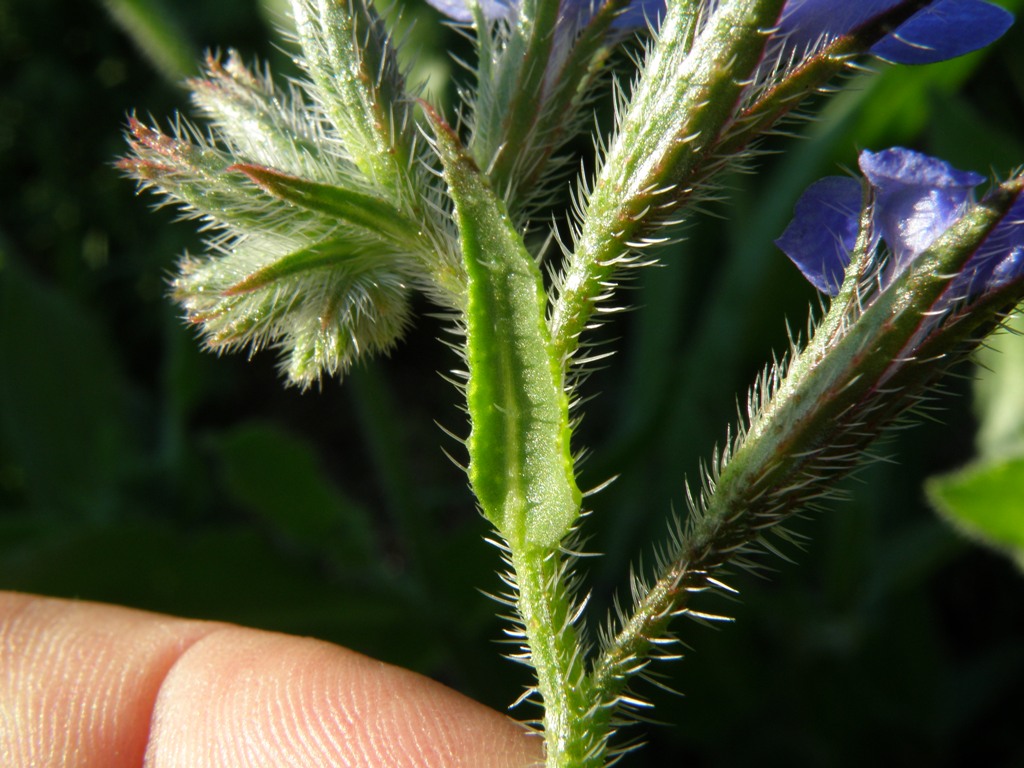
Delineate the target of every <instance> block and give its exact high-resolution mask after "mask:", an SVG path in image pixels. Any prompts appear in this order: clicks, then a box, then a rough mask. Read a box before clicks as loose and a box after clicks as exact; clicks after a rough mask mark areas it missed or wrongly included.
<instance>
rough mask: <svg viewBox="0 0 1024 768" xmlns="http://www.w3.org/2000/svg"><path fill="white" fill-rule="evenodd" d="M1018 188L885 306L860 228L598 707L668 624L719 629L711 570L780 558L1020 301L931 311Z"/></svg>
mask: <svg viewBox="0 0 1024 768" xmlns="http://www.w3.org/2000/svg"><path fill="white" fill-rule="evenodd" d="M1020 189H1021V181H1020V180H1017V179H1015V180H1011V181H1010V182H1006V183H1005V184H1004V185H1003V186H1002V187H1001V188H1000V189H998V190H997V191H996V192H995V193H993V194H992V195H990V196H989V197H988V198H986V200H985V201H984V202H983V203H982V204H980V205H978V206H976V207H975V209H974V210H973V211H972V212H971V213H970V214H969V215H966V216H964V218H963V219H961V220H960V221H958V222H957V223H956V224H955V225H953V226H952V227H951V228H950V229H949V230H948V231H947V232H946V233H945V234H944V235H943V236H942V237H941V238H939V240H938V241H936V243H935V244H934V245H933V246H932V247H931V248H929V249H928V250H927V251H926V252H925V253H924V254H922V255H921V256H919V257H918V258H917V260H916V261H915V263H914V264H913V266H912V268H910V269H909V270H908V271H907V272H906V273H905V274H903V275H902V276H900V277H898V278H897V279H896V280H895V281H894V282H893V283H892V284H891V285H889V286H888V287H886V289H885V290H884V291H882V292H881V293H879V294H877V295H870V294H868V295H865V293H864V290H870V288H867V289H866V288H865V286H871V285H872V284H874V283H875V282H876V280H877V276H876V275H874V274H873V273H872V272H871V269H872V268H875V269H877V265H875V267H872V266H871V265H872V260H871V258H870V254H869V252H868V251H869V249H871V248H873V245H872V244H871V242H870V237H869V236H868V235H867V233H866V231H865V230H864V229H863V228H862V234H861V237H860V239H859V240H858V246H857V249H858V251H859V252H857V253H855V254H854V256H853V261H852V266H851V268H850V269H849V270H848V271H847V275H846V279H845V281H844V284H843V286H842V288H841V290H840V292H839V295H838V296H837V297H836V299H835V300H834V301H833V303H832V306H831V308H830V310H829V312H828V314H827V315H826V316H825V318H824V319H823V320H822V322H821V323H820V324H819V325H818V328H817V330H816V332H815V334H814V336H813V338H812V339H811V340H810V342H809V343H808V344H807V346H806V348H805V349H804V350H803V351H802V352H800V354H799V355H797V356H796V358H795V359H794V361H793V362H792V364H791V365H790V367H789V371H788V374H787V375H786V376H785V377H782V376H781V373H778V372H773V374H772V376H769V377H767V378H766V379H765V380H764V381H763V382H762V385H761V387H762V390H764V391H762V392H760V393H759V394H757V395H756V396H755V397H754V398H753V402H754V403H755V405H753V406H752V408H754V409H755V412H753V413H751V414H750V424H749V426H748V428H747V429H746V432H745V434H744V435H743V436H742V438H741V439H738V440H737V441H736V442H735V444H734V445H729V446H726V448H725V450H724V452H723V456H722V457H721V461H719V460H718V459H716V460H715V461H713V462H712V464H713V466H712V469H711V478H710V480H709V481H708V482H707V484H706V486H705V491H704V494H703V496H702V497H701V498H700V499H699V500H697V502H696V503H695V504H694V505H693V508H692V509H691V517H690V520H689V525H688V529H687V531H686V533H685V534H683V535H681V536H680V537H679V540H678V545H677V547H676V551H675V553H674V555H672V556H671V557H670V558H669V559H668V560H667V561H666V562H665V563H664V565H663V567H662V570H661V573H659V574H658V577H657V580H656V582H655V583H654V584H653V586H651V587H650V588H649V589H647V590H645V591H644V594H643V596H642V597H641V598H640V599H639V600H638V601H637V604H636V606H635V607H634V610H633V613H632V614H631V615H630V616H629V617H628V618H626V619H625V620H624V621H623V623H622V627H621V630H620V631H619V632H618V634H617V635H616V636H615V637H614V638H613V639H612V640H611V641H610V642H609V643H608V644H607V645H606V647H605V649H604V651H603V653H602V655H601V656H600V657H599V658H598V659H597V661H596V662H595V664H594V667H593V670H592V672H591V673H590V684H591V685H592V687H593V691H594V695H595V696H596V697H598V698H599V700H601V701H602V702H605V703H606V704H607V703H611V702H614V701H615V700H616V698H617V697H619V696H620V695H621V692H622V691H623V689H624V688H625V686H626V685H627V683H628V680H629V678H630V677H631V676H632V675H634V674H635V673H636V671H638V670H639V669H642V667H643V663H642V662H643V661H644V660H646V659H648V658H650V656H651V650H652V648H653V647H654V646H656V645H657V644H658V643H659V641H660V640H662V639H663V638H666V637H668V634H667V633H668V624H669V622H670V621H671V619H672V618H673V617H675V616H678V615H682V614H690V615H692V616H695V617H696V618H703V619H715V618H724V617H716V616H712V615H709V614H704V613H701V612H697V611H693V610H692V609H690V608H689V598H690V595H691V594H693V593H696V592H702V591H706V590H712V589H717V590H719V591H721V590H727V589H728V588H727V587H725V585H724V584H722V583H721V582H720V581H718V580H717V579H715V578H714V576H713V575H712V574H713V573H714V572H715V571H716V570H718V569H719V568H721V567H722V566H723V565H724V564H725V563H727V562H728V561H730V560H732V561H734V562H735V561H739V562H743V561H744V559H745V558H746V556H747V555H750V554H753V553H756V552H758V551H759V550H769V551H773V550H774V547H773V545H772V544H770V543H769V542H768V541H766V539H765V534H766V533H767V532H768V530H769V529H772V528H775V529H776V531H777V532H778V531H779V529H778V528H776V526H778V524H779V523H781V522H783V521H785V520H786V519H787V518H789V517H791V516H792V515H793V514H794V513H796V512H797V511H799V510H800V509H802V508H806V507H808V506H810V505H813V504H814V502H815V501H816V500H820V499H821V498H823V497H827V496H829V495H830V493H831V492H830V488H831V487H832V485H833V484H834V483H835V482H836V481H837V480H839V479H840V478H842V477H843V476H845V475H846V474H848V473H849V472H851V471H853V470H854V469H856V467H857V466H859V465H860V464H861V463H862V462H863V461H864V460H865V458H866V457H865V454H864V449H865V448H866V447H867V446H868V445H869V444H870V443H871V442H873V441H874V440H875V439H876V438H877V437H878V435H879V434H880V432H882V431H883V430H884V429H885V428H886V427H887V426H888V425H889V424H891V423H892V422H893V421H894V420H895V419H896V418H898V417H899V416H900V415H901V414H903V413H904V412H906V411H907V410H908V409H909V408H912V407H913V406H914V405H915V404H916V403H918V402H919V400H918V398H919V397H920V396H921V395H922V393H924V392H926V391H927V387H928V385H929V384H930V383H931V382H933V381H934V380H935V379H936V378H938V377H939V376H940V375H942V374H943V373H945V371H946V370H947V369H948V367H949V366H950V365H951V364H952V363H953V362H956V361H957V360H960V359H962V357H963V354H964V351H965V350H970V349H972V348H973V347H974V346H976V342H977V339H978V338H980V337H981V336H983V335H984V334H985V333H987V332H989V331H991V330H992V328H993V327H995V325H997V324H998V322H999V320H1000V318H1001V317H1002V316H1003V312H1005V311H1006V310H1007V309H1008V308H1010V307H1012V306H1013V305H1014V304H1015V303H1016V302H1017V301H1019V300H1020V296H1021V294H1022V292H1024V284H1022V283H1024V281H1017V282H1016V283H1015V284H1014V285H1012V286H1008V287H1006V288H1003V289H1001V290H998V291H995V292H993V293H992V294H991V295H989V296H987V297H985V298H984V299H982V300H979V301H977V302H975V303H974V304H973V305H971V306H969V307H966V306H965V307H960V308H959V309H955V310H950V311H951V314H950V316H949V317H946V318H944V319H943V320H942V321H941V322H939V321H933V320H932V319H931V318H932V316H935V315H938V316H942V314H943V312H945V311H946V310H938V311H936V310H935V307H936V306H940V307H941V302H942V296H943V292H944V291H945V290H946V288H947V287H948V286H949V284H950V282H951V280H952V279H953V278H954V276H955V275H957V274H958V272H959V271H960V270H961V268H962V267H963V265H964V263H965V262H966V261H967V260H968V259H969V258H970V257H971V256H972V254H973V253H974V252H975V250H976V249H977V247H978V244H979V243H981V242H982V241H983V240H984V239H985V237H987V236H988V234H989V233H990V232H991V231H992V230H993V229H994V227H995V226H996V225H997V224H998V223H999V222H1000V221H1001V220H1002V217H1003V216H1004V215H1005V214H1006V212H1007V211H1008V210H1009V209H1010V206H1011V205H1012V203H1013V201H1014V200H1015V199H1016V197H1017V195H1019V194H1020ZM968 310H969V311H968ZM764 398H767V399H764ZM758 403H759V407H758V405H757V404H758Z"/></svg>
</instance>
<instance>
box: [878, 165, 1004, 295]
mask: <svg viewBox="0 0 1024 768" xmlns="http://www.w3.org/2000/svg"><path fill="white" fill-rule="evenodd" d="M860 169H861V171H863V172H864V176H865V177H866V178H867V180H868V182H869V183H870V184H871V187H872V189H873V190H874V198H875V199H874V206H875V214H874V224H875V230H876V232H877V233H878V234H880V235H881V237H882V239H883V240H885V242H886V245H888V246H889V248H890V249H891V250H892V252H893V256H894V262H893V265H892V267H891V270H890V273H889V279H891V278H892V277H893V276H895V275H897V274H899V273H900V272H902V271H903V270H904V269H906V267H907V265H908V264H909V263H910V262H911V261H912V260H913V259H914V258H915V257H916V256H917V255H918V254H920V253H921V252H923V251H924V250H926V249H927V248H928V246H930V245H931V244H932V243H933V242H934V241H935V239H936V238H937V237H938V236H939V235H941V234H942V233H943V232H945V231H946V230H947V229H948V228H949V227H950V225H951V224H953V222H955V221H956V220H957V219H959V218H960V217H961V216H962V215H963V213H964V211H965V210H966V207H967V205H968V203H970V202H972V201H973V199H974V192H973V190H974V188H975V187H976V186H978V184H980V183H981V182H983V181H984V180H985V177H984V176H981V175H979V174H977V173H973V172H971V171H959V170H957V169H956V168H953V167H952V166H951V165H949V164H948V163H946V162H944V161H942V160H939V159H937V158H934V157H929V156H928V155H922V154H921V153H919V152H914V151H912V150H909V149H903V148H902V147H893V148H892V149H886V150H883V151H882V152H878V153H875V152H868V151H867V150H865V151H863V152H861V154H860Z"/></svg>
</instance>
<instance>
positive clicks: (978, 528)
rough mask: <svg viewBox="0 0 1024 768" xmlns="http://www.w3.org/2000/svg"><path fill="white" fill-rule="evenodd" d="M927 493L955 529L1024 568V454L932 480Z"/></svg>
mask: <svg viewBox="0 0 1024 768" xmlns="http://www.w3.org/2000/svg"><path fill="white" fill-rule="evenodd" d="M925 491H926V492H927V494H928V499H929V501H931V503H932V504H933V505H934V506H935V508H936V509H937V510H938V511H939V512H940V513H941V514H942V516H943V517H945V518H946V519H947V520H948V521H949V522H950V523H951V524H952V525H953V527H954V528H956V529H957V530H959V531H960V532H961V533H963V534H964V535H965V536H968V537H969V538H971V539H974V540H976V541H978V542H980V543H982V544H985V545H986V546H989V547H993V548H995V549H998V550H1001V551H1003V552H1005V553H1006V554H1007V555H1009V556H1010V557H1012V558H1013V559H1014V560H1015V561H1016V563H1017V565H1018V566H1019V567H1020V568H1021V569H1024V455H1018V456H1015V457H1013V458H1008V459H999V460H992V461H986V462H981V463H978V464H975V465H972V466H969V467H966V468H965V469H962V470H960V471H959V472H953V473H951V474H948V475H944V476H941V477H934V478H931V479H930V480H929V481H928V482H927V483H926V485H925Z"/></svg>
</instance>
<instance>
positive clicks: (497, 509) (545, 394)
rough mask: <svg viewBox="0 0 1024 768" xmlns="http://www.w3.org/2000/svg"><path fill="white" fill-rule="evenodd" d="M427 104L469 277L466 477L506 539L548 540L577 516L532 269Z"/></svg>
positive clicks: (547, 543)
mask: <svg viewBox="0 0 1024 768" xmlns="http://www.w3.org/2000/svg"><path fill="white" fill-rule="evenodd" d="M427 112H428V116H429V117H430V119H431V121H432V123H433V126H434V132H435V136H436V147H437V150H438V153H439V155H440V156H441V161H442V163H443V164H444V177H445V180H446V181H447V183H448V188H449V190H450V193H451V196H452V199H453V200H454V202H455V215H456V220H457V223H458V226H459V233H460V239H461V242H462V252H463V258H464V260H465V264H466V272H467V273H468V275H469V304H468V307H467V309H466V316H465V324H466V345H467V352H466V356H467V361H468V363H469V381H468V385H467V400H468V405H469V413H470V418H471V420H472V431H471V433H470V436H469V441H468V448H469V456H470V459H469V460H470V464H469V479H470V483H471V484H472V486H473V490H474V492H475V493H476V495H477V498H478V499H479V501H480V505H481V506H482V508H483V512H484V514H485V515H486V516H487V518H488V519H489V520H490V521H491V522H492V523H494V525H495V526H497V528H498V530H499V531H500V532H501V533H502V535H503V536H504V537H505V538H506V539H507V540H508V541H509V542H510V543H512V544H513V545H520V544H527V543H528V544H533V545H539V546H541V547H554V546H557V544H558V542H559V541H560V540H561V539H562V537H564V536H565V534H566V533H568V531H569V529H570V528H571V527H572V525H573V523H574V522H575V521H576V519H577V517H578V516H579V512H580V499H581V494H580V492H579V489H578V488H577V487H576V480H575V475H574V472H573V462H572V455H571V453H570V449H569V438H570V428H569V408H568V398H567V396H566V394H565V391H564V390H563V389H562V385H561V376H560V373H559V371H560V361H558V360H557V359H556V358H555V357H554V356H553V354H552V346H551V337H550V335H549V334H548V330H547V324H546V322H545V314H544V309H545V305H546V296H545V292H544V285H543V281H542V279H541V274H540V269H539V268H538V266H537V264H536V262H535V261H534V260H533V258H532V257H531V256H530V254H529V253H528V252H527V250H526V246H525V245H524V243H523V240H522V238H521V237H520V236H519V234H518V233H517V232H516V231H515V229H514V228H513V226H512V224H511V222H510V219H509V215H508V212H507V210H506V208H505V206H504V204H503V203H502V202H501V200H499V199H498V197H497V196H496V195H495V194H494V192H493V191H492V190H491V189H490V187H489V186H488V184H487V182H486V181H485V179H484V178H483V176H482V175H481V174H480V171H479V170H478V169H477V167H476V165H475V163H474V162H473V160H472V159H471V158H470V157H469V155H468V154H467V153H466V152H465V151H464V150H463V148H462V145H461V144H460V143H459V140H458V138H457V137H456V136H455V134H454V133H452V131H451V129H450V128H449V127H448V126H447V125H446V124H445V123H444V122H443V121H442V120H441V119H440V118H439V117H438V116H437V114H436V113H434V112H433V111H432V110H429V109H428V110H427Z"/></svg>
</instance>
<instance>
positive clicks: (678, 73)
mask: <svg viewBox="0 0 1024 768" xmlns="http://www.w3.org/2000/svg"><path fill="white" fill-rule="evenodd" d="M782 6H783V0H732V1H731V2H724V3H722V4H721V5H720V6H719V7H718V9H717V10H716V11H715V13H714V16H712V17H711V19H709V20H708V21H707V22H706V26H704V27H703V28H700V29H698V27H697V25H698V19H697V15H696V14H695V13H694V9H693V7H692V5H691V4H690V3H685V2H678V3H673V4H670V5H669V9H668V12H667V14H666V16H665V19H664V20H663V21H662V25H661V29H660V30H659V32H658V41H657V44H656V45H655V47H654V48H653V49H652V51H651V53H650V55H649V56H648V58H647V61H646V63H645V66H644V70H643V73H642V77H641V79H640V81H639V83H638V85H637V89H636V91H635V92H634V94H633V96H632V98H631V99H630V102H629V106H628V108H627V110H626V113H625V115H624V116H623V118H622V120H621V121H620V123H619V127H618V131H617V133H616V136H615V140H614V141H613V143H612V145H611V147H610V149H609V151H608V155H607V157H606V158H605V162H604V164H603V165H602V168H601V170H600V172H599V174H598V177H597V179H596V181H595V183H594V189H593V192H592V193H591V195H590V197H589V200H588V203H587V208H586V211H585V213H584V216H583V221H582V228H581V231H580V234H579V237H577V238H576V244H575V250H574V252H573V254H572V255H571V256H570V259H569V262H568V264H567V266H566V269H565V274H564V275H563V279H562V285H561V292H560V294H559V295H558V297H557V300H556V301H555V302H554V304H553V306H552V312H551V335H552V340H553V343H554V346H555V350H556V352H557V353H558V354H559V355H560V357H561V359H563V360H565V361H568V360H569V358H570V357H571V356H572V354H573V353H574V352H575V350H576V349H577V347H578V345H579V336H580V334H581V333H582V331H583V330H584V329H585V327H586V325H587V323H588V322H589V320H590V318H591V316H592V314H593V313H594V311H595V310H596V309H597V306H596V302H597V301H598V300H599V298H600V296H601V294H603V293H605V292H607V291H609V290H610V289H611V288H612V286H611V284H610V280H611V279H612V275H613V273H614V272H615V271H616V270H617V269H619V268H620V267H621V266H623V265H624V264H626V263H629V259H630V258H631V257H630V253H631V251H634V250H635V249H636V248H637V247H639V245H640V244H638V242H637V241H638V240H639V239H640V238H641V237H642V235H643V233H644V231H645V230H646V229H647V228H648V227H649V226H650V225H651V223H652V222H653V221H656V220H658V219H659V218H660V219H662V220H663V219H664V218H665V216H664V214H665V210H666V206H668V207H672V206H675V205H677V204H678V201H679V200H680V199H683V198H686V197H688V196H689V195H690V193H691V192H692V189H691V187H692V186H693V185H694V184H695V183H696V181H697V180H699V179H700V178H702V177H704V176H706V175H708V174H709V173H710V171H711V170H713V168H714V165H715V162H716V161H715V158H714V157H709V151H710V150H711V149H712V148H713V146H714V144H715V142H716V139H717V137H719V136H720V135H721V134H722V133H723V131H724V130H725V127H726V126H727V125H728V124H729V123H730V121H731V120H732V119H733V117H734V111H735V108H736V105H737V102H738V101H739V99H740V98H741V96H742V94H743V92H744V91H745V89H746V88H747V85H748V83H749V78H750V76H751V73H753V72H754V71H755V69H756V68H757V66H758V64H759V62H760V61H761V57H762V53H763V51H764V47H765V44H766V42H767V40H768V30H769V29H770V28H771V27H772V26H773V25H774V24H775V22H776V21H777V19H778V16H779V12H780V11H781V8H782ZM695 35H696V37H695Z"/></svg>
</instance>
